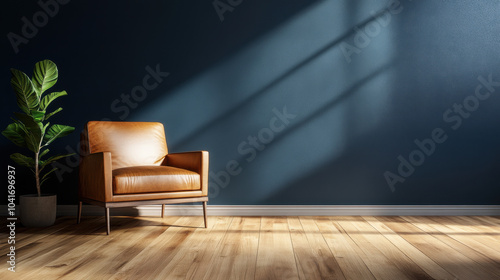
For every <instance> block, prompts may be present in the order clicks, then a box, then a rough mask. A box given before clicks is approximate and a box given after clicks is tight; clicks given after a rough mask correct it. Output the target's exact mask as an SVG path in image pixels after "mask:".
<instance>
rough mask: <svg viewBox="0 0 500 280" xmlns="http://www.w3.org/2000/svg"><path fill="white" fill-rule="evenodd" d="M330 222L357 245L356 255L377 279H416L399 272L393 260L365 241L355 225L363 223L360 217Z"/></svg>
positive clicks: (341, 218)
mask: <svg viewBox="0 0 500 280" xmlns="http://www.w3.org/2000/svg"><path fill="white" fill-rule="evenodd" d="M331 220H333V221H334V222H336V223H338V224H339V225H340V226H341V227H342V228H343V229H344V231H345V232H346V233H347V234H348V235H349V237H350V238H351V239H352V240H353V241H354V242H355V243H356V244H357V245H358V248H359V250H358V254H360V255H361V256H362V258H363V261H364V262H365V264H366V265H367V266H368V268H369V269H370V271H371V272H372V273H373V275H375V277H376V278H377V279H416V278H413V277H409V276H408V275H407V274H406V273H405V272H403V271H401V270H400V269H399V268H398V267H397V264H396V262H395V261H394V260H393V259H390V258H388V257H387V256H386V255H385V254H384V252H382V251H380V250H379V249H378V248H377V246H376V245H374V244H373V243H372V242H371V241H370V240H368V239H367V237H368V235H365V234H364V232H363V231H360V230H359V229H358V228H357V227H356V224H359V223H361V222H363V221H364V220H363V219H362V218H361V217H356V216H352V217H333V218H331ZM377 233H378V232H377ZM386 253H387V252H386Z"/></svg>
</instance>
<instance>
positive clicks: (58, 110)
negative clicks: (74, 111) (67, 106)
mask: <svg viewBox="0 0 500 280" xmlns="http://www.w3.org/2000/svg"><path fill="white" fill-rule="evenodd" d="M62 109H63V108H61V107H59V108H57V109H56V110H54V112H51V113H48V114H47V115H46V116H45V120H48V119H49V118H50V117H52V116H53V115H55V114H56V113H59V112H60V111H62Z"/></svg>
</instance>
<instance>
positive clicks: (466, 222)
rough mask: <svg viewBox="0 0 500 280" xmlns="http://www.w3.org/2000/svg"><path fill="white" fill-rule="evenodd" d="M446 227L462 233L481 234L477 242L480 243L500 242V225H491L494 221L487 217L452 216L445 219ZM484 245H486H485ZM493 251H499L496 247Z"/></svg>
mask: <svg viewBox="0 0 500 280" xmlns="http://www.w3.org/2000/svg"><path fill="white" fill-rule="evenodd" d="M446 221H447V225H448V226H450V227H452V228H453V229H454V230H459V231H462V232H476V233H482V235H481V237H480V238H478V241H481V242H483V243H484V242H494V243H497V242H500V224H499V223H492V222H493V221H494V220H492V219H490V218H489V217H467V216H454V217H447V219H446ZM486 245H488V244H487V243H486ZM493 248H494V249H498V250H500V248H498V246H494V247H493Z"/></svg>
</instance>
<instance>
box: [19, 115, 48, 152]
mask: <svg viewBox="0 0 500 280" xmlns="http://www.w3.org/2000/svg"><path fill="white" fill-rule="evenodd" d="M14 114H15V115H16V117H17V118H18V119H19V121H20V122H21V123H22V124H23V125H24V127H21V128H23V129H24V141H26V146H27V148H28V149H30V150H31V151H32V152H34V153H38V152H39V150H40V144H41V140H42V137H43V135H44V131H45V129H44V127H43V125H42V123H41V122H37V121H35V120H34V119H33V117H31V116H29V115H26V114H22V113H14Z"/></svg>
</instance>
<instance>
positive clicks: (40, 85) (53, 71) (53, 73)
mask: <svg viewBox="0 0 500 280" xmlns="http://www.w3.org/2000/svg"><path fill="white" fill-rule="evenodd" d="M57 77H58V72H57V66H56V64H55V63H54V62H52V61H50V60H48V59H46V60H42V61H40V62H37V63H36V64H35V69H34V70H33V85H34V86H35V91H36V93H37V94H38V98H40V97H41V96H42V94H43V93H44V92H45V91H46V90H48V89H49V88H51V87H52V86H53V85H54V84H55V83H56V82H57Z"/></svg>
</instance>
